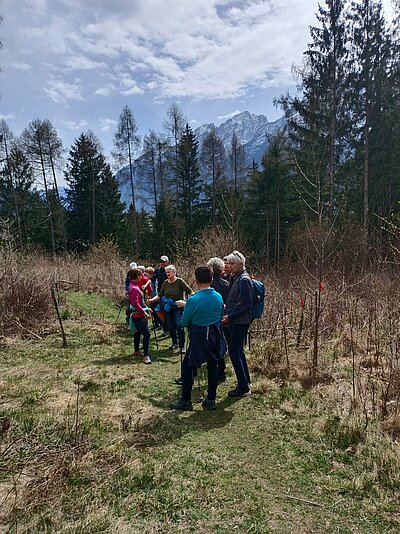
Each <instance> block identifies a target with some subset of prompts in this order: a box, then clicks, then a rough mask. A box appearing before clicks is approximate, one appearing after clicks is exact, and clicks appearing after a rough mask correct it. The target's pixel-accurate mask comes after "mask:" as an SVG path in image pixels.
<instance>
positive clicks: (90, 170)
mask: <svg viewBox="0 0 400 534" xmlns="http://www.w3.org/2000/svg"><path fill="white" fill-rule="evenodd" d="M65 179H66V181H67V183H68V185H69V188H68V189H67V206H68V235H69V238H70V240H71V244H72V247H73V248H75V249H78V250H82V249H84V248H85V247H86V246H87V245H89V244H93V243H95V242H96V241H98V240H99V239H100V238H101V237H102V236H115V237H118V235H119V234H120V232H121V224H122V220H123V205H122V204H121V201H120V193H119V189H118V184H117V182H116V180H115V178H114V177H113V176H112V173H111V169H110V166H109V165H108V163H106V161H105V157H104V155H103V153H102V148H101V145H100V143H99V141H98V139H97V138H96V137H95V136H94V135H93V133H91V132H88V133H86V134H84V133H82V134H81V135H80V136H79V138H78V139H76V140H75V143H74V144H73V146H72V148H71V150H70V153H69V158H68V161H67V167H66V171H65Z"/></svg>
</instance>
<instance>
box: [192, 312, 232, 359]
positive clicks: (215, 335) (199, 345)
mask: <svg viewBox="0 0 400 534" xmlns="http://www.w3.org/2000/svg"><path fill="white" fill-rule="evenodd" d="M189 336H190V344H189V348H188V351H187V357H188V360H189V367H200V366H201V365H202V364H203V363H205V362H208V361H209V360H210V359H211V358H213V359H214V360H216V361H219V360H222V358H223V357H224V356H225V353H226V350H227V349H226V342H225V338H224V334H223V332H222V326H221V322H220V321H219V322H218V323H215V324H212V325H210V326H197V325H195V324H191V325H190V326H189Z"/></svg>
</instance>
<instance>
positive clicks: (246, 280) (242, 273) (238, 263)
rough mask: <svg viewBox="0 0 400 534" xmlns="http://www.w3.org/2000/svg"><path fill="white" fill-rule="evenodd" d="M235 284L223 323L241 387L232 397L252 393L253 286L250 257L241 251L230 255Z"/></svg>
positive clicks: (231, 288) (230, 392)
mask: <svg viewBox="0 0 400 534" xmlns="http://www.w3.org/2000/svg"><path fill="white" fill-rule="evenodd" d="M228 264H229V266H230V270H231V275H232V278H231V283H230V288H229V293H228V297H227V300H226V308H225V315H224V317H223V319H222V324H223V325H224V326H226V327H227V330H228V352H229V357H230V359H231V362H232V366H233V369H234V371H235V374H236V378H237V386H236V388H234V389H232V390H231V391H229V392H228V395H229V397H241V396H244V395H247V394H249V393H250V382H251V381H250V373H249V369H248V366H247V360H246V355H245V352H244V344H245V340H246V335H247V332H248V329H249V326H250V323H251V321H252V313H251V311H252V303H253V283H252V281H251V278H250V276H249V274H248V272H247V271H246V267H245V266H246V258H245V257H244V256H243V254H242V253H241V252H239V251H238V250H234V251H233V252H232V253H231V254H229V256H228Z"/></svg>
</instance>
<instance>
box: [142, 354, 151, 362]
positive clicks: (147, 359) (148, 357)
mask: <svg viewBox="0 0 400 534" xmlns="http://www.w3.org/2000/svg"><path fill="white" fill-rule="evenodd" d="M143 363H147V364H148V363H152V361H151V358H150V356H149V355H148V354H147V356H144V358H143Z"/></svg>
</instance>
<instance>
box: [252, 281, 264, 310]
mask: <svg viewBox="0 0 400 534" xmlns="http://www.w3.org/2000/svg"><path fill="white" fill-rule="evenodd" d="M252 282H253V309H252V315H253V319H259V318H260V317H262V314H263V312H264V300H265V285H264V284H263V282H260V280H252Z"/></svg>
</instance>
